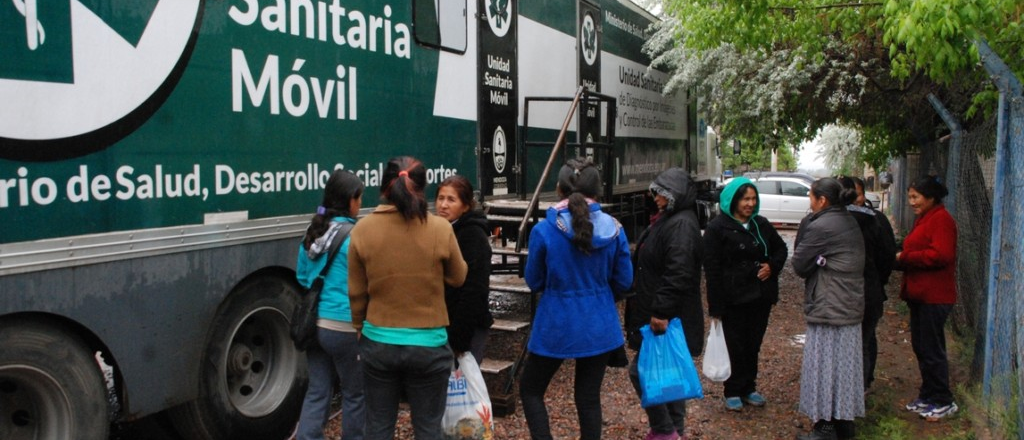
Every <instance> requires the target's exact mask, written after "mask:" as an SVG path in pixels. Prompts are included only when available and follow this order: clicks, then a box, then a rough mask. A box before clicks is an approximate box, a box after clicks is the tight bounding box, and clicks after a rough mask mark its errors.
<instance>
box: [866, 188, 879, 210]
mask: <svg viewBox="0 0 1024 440" xmlns="http://www.w3.org/2000/svg"><path fill="white" fill-rule="evenodd" d="M864 198H865V199H867V202H868V203H869V204H870V205H871V207H872V208H875V209H877V210H879V211H881V210H882V196H881V195H879V194H878V193H876V192H869V191H865V192H864Z"/></svg>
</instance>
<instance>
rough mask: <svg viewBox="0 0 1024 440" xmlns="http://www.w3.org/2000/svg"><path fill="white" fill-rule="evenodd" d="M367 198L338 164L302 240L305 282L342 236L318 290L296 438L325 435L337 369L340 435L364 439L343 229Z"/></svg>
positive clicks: (300, 272) (316, 439)
mask: <svg viewBox="0 0 1024 440" xmlns="http://www.w3.org/2000/svg"><path fill="white" fill-rule="evenodd" d="M362 200H363V182H362V180H360V179H359V177H357V176H356V175H355V174H352V173H351V172H349V171H342V170H335V171H334V173H333V174H331V177H330V178H329V179H327V185H326V186H325V187H324V197H323V201H321V202H320V206H319V207H318V208H317V213H316V215H314V216H313V219H312V221H311V222H310V225H309V228H308V229H306V236H305V237H303V239H302V244H301V245H300V246H299V257H298V262H297V263H296V271H295V272H296V276H297V277H298V280H299V283H301V284H302V285H303V286H305V287H307V288H308V287H309V286H310V285H312V284H313V280H315V279H316V278H317V277H318V276H320V271H321V270H323V267H324V265H325V264H327V260H328V256H327V253H328V250H329V249H331V244H332V243H333V242H334V241H335V240H339V239H340V240H343V241H342V242H341V246H340V247H339V248H338V250H337V252H338V253H337V255H336V256H335V258H334V260H333V261H331V268H330V270H328V272H327V276H326V277H325V278H324V286H323V290H321V292H320V307H319V312H318V313H319V319H318V321H317V342H318V343H319V344H318V345H314V347H311V348H310V349H309V350H307V351H306V359H307V364H308V367H309V386H308V388H306V398H305V400H304V401H303V402H302V415H301V417H300V418H299V427H298V431H297V433H296V435H297V437H296V438H298V440H323V438H324V424H326V423H327V417H328V415H329V412H330V409H331V396H332V395H333V393H332V391H331V388H332V386H333V382H334V375H335V373H337V375H338V377H339V378H341V381H340V388H341V390H340V391H341V396H342V401H341V409H342V417H341V430H342V433H341V438H342V440H362V438H363V426H364V425H365V420H366V411H365V407H364V401H363V368H362V365H361V363H360V362H359V349H358V346H357V339H356V331H355V328H353V327H352V313H351V310H350V308H349V300H348V269H349V265H348V248H349V246H350V244H351V238H350V237H348V236H346V235H347V234H345V232H340V233H339V231H344V230H347V226H349V225H351V224H354V223H355V222H356V216H357V215H358V214H359V207H360V206H362Z"/></svg>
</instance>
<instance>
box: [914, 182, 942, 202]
mask: <svg viewBox="0 0 1024 440" xmlns="http://www.w3.org/2000/svg"><path fill="white" fill-rule="evenodd" d="M910 189H913V190H914V191H917V192H919V193H921V195H922V196H924V198H926V199H933V200H935V203H942V198H943V197H946V196H947V195H949V190H948V189H946V185H943V184H942V182H939V178H938V177H935V176H924V177H921V178H919V179H917V180H915V181H914V182H913V183H911V184H910Z"/></svg>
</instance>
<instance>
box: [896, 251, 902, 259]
mask: <svg viewBox="0 0 1024 440" xmlns="http://www.w3.org/2000/svg"><path fill="white" fill-rule="evenodd" d="M900 255H903V252H897V253H896V260H899V259H900Z"/></svg>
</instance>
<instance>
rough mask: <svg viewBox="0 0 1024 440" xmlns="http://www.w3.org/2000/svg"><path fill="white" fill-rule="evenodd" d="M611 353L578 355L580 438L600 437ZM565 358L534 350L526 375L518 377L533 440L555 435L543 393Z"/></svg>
mask: <svg viewBox="0 0 1024 440" xmlns="http://www.w3.org/2000/svg"><path fill="white" fill-rule="evenodd" d="M610 354H611V352H608V353H602V354H599V355H597V356H590V357H585V358H578V359H576V379H575V384H574V393H575V394H574V397H575V400H576V414H577V415H578V416H579V420H580V437H579V438H580V440H597V439H600V438H601V425H602V420H601V382H603V381H604V371H605V367H606V366H607V365H608V356H609V355H610ZM564 360H565V359H557V358H550V357H546V356H541V355H539V354H535V353H530V356H529V357H528V358H526V365H525V366H524V367H523V376H522V377H521V378H520V379H519V398H520V399H522V401H523V414H524V415H525V416H526V424H527V426H528V427H529V428H530V437H531V438H533V439H534V440H550V439H551V438H552V437H551V426H550V425H549V424H548V409H547V407H546V406H545V405H544V393H545V392H546V391H547V389H548V385H549V384H550V383H551V378H552V377H554V376H555V373H556V372H558V368H559V367H560V366H562V362H563V361H564Z"/></svg>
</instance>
